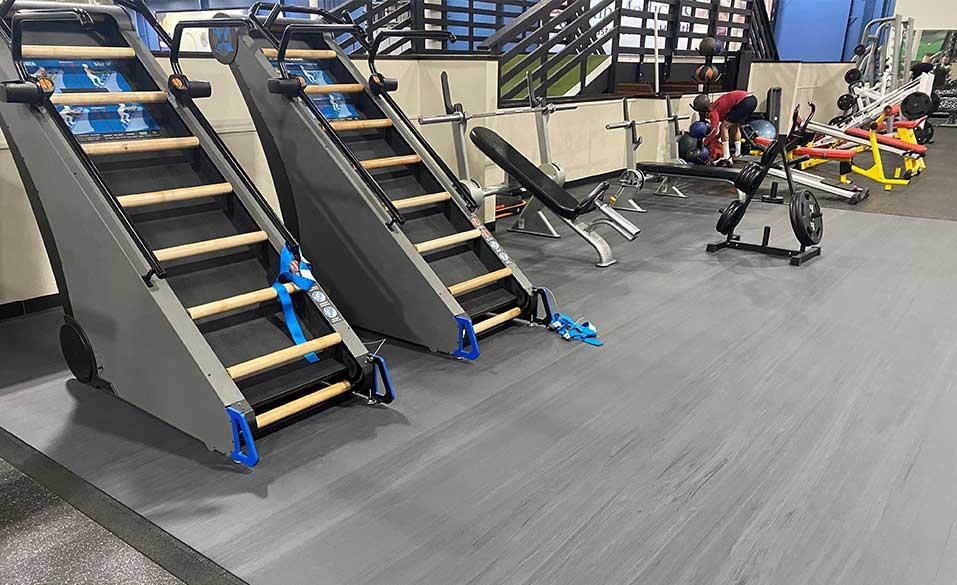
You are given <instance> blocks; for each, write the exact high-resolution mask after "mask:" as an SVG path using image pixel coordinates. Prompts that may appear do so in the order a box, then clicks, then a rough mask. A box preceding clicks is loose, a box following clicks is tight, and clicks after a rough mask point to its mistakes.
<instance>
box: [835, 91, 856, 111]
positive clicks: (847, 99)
mask: <svg viewBox="0 0 957 585" xmlns="http://www.w3.org/2000/svg"><path fill="white" fill-rule="evenodd" d="M856 103H857V100H855V99H854V96H852V95H851V94H849V93H845V94H844V95H842V96H841V97H839V98H837V107H838V108H839V109H840V110H841V111H843V112H846V111H847V110H850V109H851V108H853V107H854V104H856Z"/></svg>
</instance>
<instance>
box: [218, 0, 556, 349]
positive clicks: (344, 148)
mask: <svg viewBox="0 0 957 585" xmlns="http://www.w3.org/2000/svg"><path fill="white" fill-rule="evenodd" d="M263 10H268V11H269V12H268V14H267V15H265V16H263V15H262V14H261V13H262V12H263ZM289 13H300V14H310V15H316V16H319V17H321V19H312V20H304V19H295V18H287V14H289ZM247 22H248V23H249V30H247V29H230V32H231V33H232V36H231V37H230V38H229V42H227V43H225V45H226V47H227V49H229V50H224V51H220V52H218V51H216V49H215V48H214V54H217V53H222V55H221V56H220V57H221V58H220V60H221V61H222V62H224V63H229V65H230V68H231V70H232V71H233V74H234V75H235V77H236V80H237V83H238V85H239V88H240V90H241V91H242V94H243V96H244V98H245V100H246V103H247V105H248V107H249V111H250V113H251V115H252V118H253V120H254V122H255V125H256V128H257V130H258V132H259V136H260V139H261V140H262V143H263V148H264V150H265V152H266V156H267V158H268V160H269V165H270V170H271V172H272V176H273V180H274V182H275V184H276V190H277V192H278V195H279V201H280V205H281V207H282V211H283V217H284V218H285V220H286V224H287V225H288V226H289V228H290V230H292V231H293V233H294V235H295V236H296V237H297V238H299V239H300V241H301V243H302V246H303V249H304V250H307V251H308V250H322V251H324V252H325V254H326V255H327V257H325V258H324V259H323V271H324V273H325V274H327V275H328V276H329V277H330V279H329V284H328V287H329V291H330V293H332V294H333V295H334V298H336V300H337V302H338V303H339V304H340V306H341V307H342V310H343V313H344V314H345V315H346V316H348V317H349V319H350V321H351V322H352V323H353V324H354V325H356V326H359V327H362V328H365V329H368V330H371V331H375V332H377V333H381V334H385V335H387V336H390V337H394V338H397V339H400V340H403V341H406V342H409V343H413V344H416V345H419V346H424V347H426V348H428V349H430V350H432V351H439V352H445V353H448V354H451V355H453V356H455V357H459V358H464V359H476V358H478V357H479V345H478V340H477V338H478V336H480V335H482V334H487V333H491V332H493V331H498V330H501V329H503V328H505V327H506V326H508V325H509V324H511V323H512V322H513V321H514V320H516V319H520V320H522V321H526V322H538V323H543V324H544V323H548V322H550V316H551V315H552V313H551V309H550V306H549V303H548V299H547V296H546V295H547V293H546V291H545V290H544V289H537V288H533V287H532V285H531V284H530V283H529V281H528V279H527V278H526V277H525V275H524V274H522V271H521V270H520V269H519V268H518V266H517V265H516V264H515V261H514V260H513V259H512V258H511V257H510V256H509V255H508V253H507V252H506V251H505V250H504V249H503V248H502V246H501V245H500V244H499V243H498V241H496V240H495V238H494V237H493V236H492V234H491V233H490V232H489V230H488V229H486V228H485V226H484V225H483V224H482V222H481V220H480V219H479V218H478V217H477V216H476V215H475V213H473V212H474V211H475V209H476V208H477V207H478V205H477V202H476V201H475V200H474V199H473V198H472V197H471V195H470V193H469V192H468V190H466V189H464V188H463V186H462V185H461V184H460V183H459V182H458V181H457V180H456V178H455V176H454V175H453V173H452V171H451V170H450V169H449V168H448V167H447V166H446V165H445V164H444V163H443V162H442V160H441V159H440V158H439V156H438V155H437V154H436V153H435V152H434V151H433V150H432V148H431V147H430V146H429V144H428V143H427V142H426V141H425V140H424V139H423V138H422V136H421V135H420V134H419V132H418V130H417V129H416V128H415V127H414V126H413V125H412V123H411V122H410V121H409V119H408V118H407V117H406V116H405V114H404V113H403V112H402V110H401V109H400V108H399V107H398V106H397V105H396V103H395V101H394V100H393V99H392V97H391V96H390V95H389V92H390V91H393V90H395V89H396V88H397V87H398V82H397V81H396V80H395V79H390V78H387V77H385V76H383V75H382V74H381V73H379V71H378V69H377V68H376V62H375V58H376V54H377V53H378V50H379V48H380V47H381V45H382V43H383V42H384V41H386V40H387V39H403V40H405V39H410V38H420V39H443V40H448V39H450V38H454V37H452V36H451V35H450V34H449V33H445V32H441V31H408V30H404V31H393V30H384V31H379V33H378V35H377V36H376V37H375V38H374V39H369V38H367V37H366V34H365V31H364V30H363V29H362V28H361V27H359V26H357V25H355V24H354V23H352V22H350V21H348V20H347V19H346V18H343V17H338V16H334V15H332V14H330V13H328V12H326V11H324V10H322V9H317V8H310V7H301V6H291V5H290V6H287V5H282V4H264V3H259V4H255V5H253V6H252V8H251V9H250V12H249V16H248V18H247ZM337 36H340V37H343V36H344V37H346V38H355V39H357V41H358V42H360V43H362V44H363V45H364V47H365V49H366V51H367V55H368V59H369V68H370V70H371V72H372V74H371V76H370V77H369V78H368V80H367V81H365V82H364V81H363V79H362V76H361V75H360V73H359V71H358V70H357V69H356V68H355V66H354V65H353V63H352V61H351V60H350V59H349V57H348V56H346V55H345V53H343V51H342V49H341V48H340V46H339V45H338V44H337V42H336V37H337ZM211 38H219V35H216V34H213V35H211ZM539 308H541V309H542V312H543V314H544V316H543V317H541V318H539V316H538V314H539Z"/></svg>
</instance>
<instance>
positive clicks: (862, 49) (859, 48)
mask: <svg viewBox="0 0 957 585" xmlns="http://www.w3.org/2000/svg"><path fill="white" fill-rule="evenodd" d="M866 52H867V47H865V46H864V45H857V46H856V47H854V54H855V55H857V56H858V57H860V56H861V55H863V54H864V53H866Z"/></svg>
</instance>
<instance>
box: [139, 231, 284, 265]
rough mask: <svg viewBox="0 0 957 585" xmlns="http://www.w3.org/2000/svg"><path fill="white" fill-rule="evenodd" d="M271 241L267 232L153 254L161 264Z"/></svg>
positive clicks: (206, 241)
mask: <svg viewBox="0 0 957 585" xmlns="http://www.w3.org/2000/svg"><path fill="white" fill-rule="evenodd" d="M268 239H269V236H267V235H266V232H249V233H247V234H239V235H236V236H227V237H225V238H215V239H212V240H205V241H203V242H193V243H192V244H183V245H182V246H173V247H172V248H162V249H160V250H156V251H155V252H153V254H154V255H155V256H156V259H157V260H159V261H160V262H165V261H168V260H178V259H179V258H189V257H190V256H199V255H200V254H209V253H210V252H219V251H222V250H231V249H233V248H240V247H242V246H249V245H252V244H258V243H260V242H265V241H266V240H268Z"/></svg>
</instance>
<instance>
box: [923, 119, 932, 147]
mask: <svg viewBox="0 0 957 585" xmlns="http://www.w3.org/2000/svg"><path fill="white" fill-rule="evenodd" d="M924 139H925V140H926V142H925V143H924V144H930V143H931V142H933V141H934V125H933V124H931V123H930V120H927V121H926V122H924Z"/></svg>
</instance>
